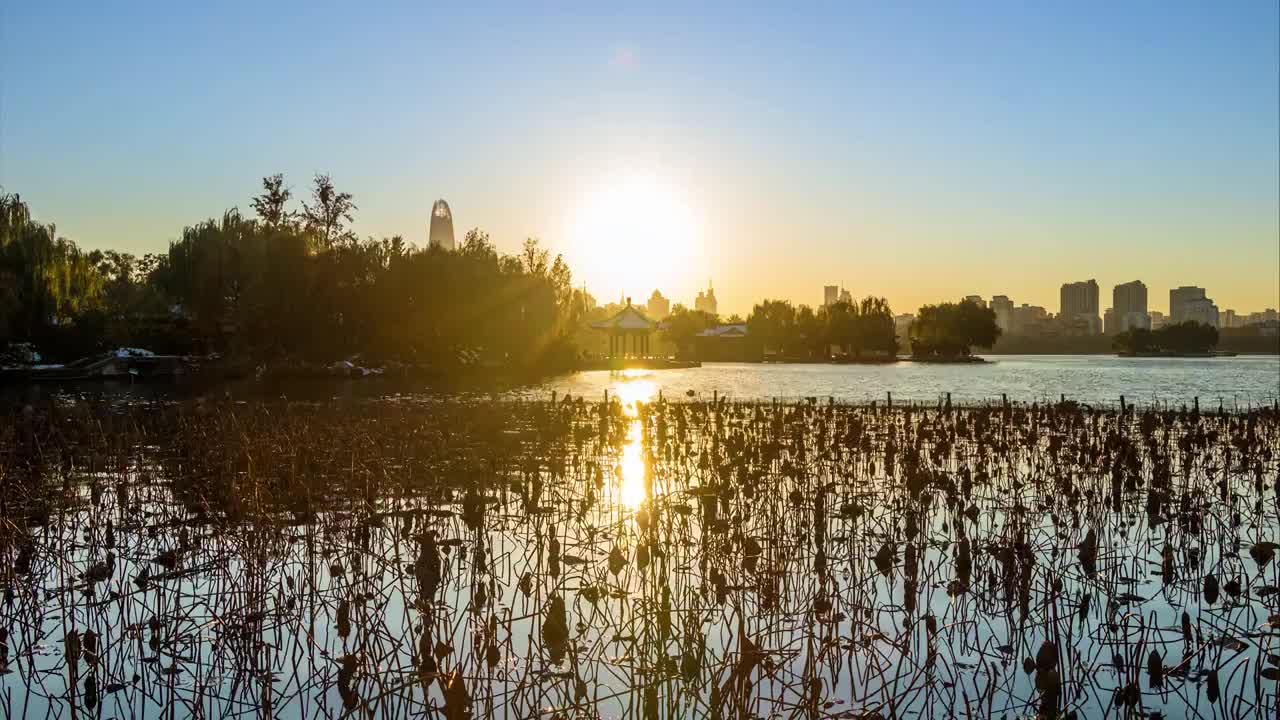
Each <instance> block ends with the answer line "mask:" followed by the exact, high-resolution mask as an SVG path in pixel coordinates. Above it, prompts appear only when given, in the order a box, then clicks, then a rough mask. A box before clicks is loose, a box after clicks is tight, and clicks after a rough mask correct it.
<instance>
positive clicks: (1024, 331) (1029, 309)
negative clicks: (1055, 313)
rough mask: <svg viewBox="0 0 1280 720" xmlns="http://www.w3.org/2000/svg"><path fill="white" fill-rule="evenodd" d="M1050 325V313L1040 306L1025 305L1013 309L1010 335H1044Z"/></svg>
mask: <svg viewBox="0 0 1280 720" xmlns="http://www.w3.org/2000/svg"><path fill="white" fill-rule="evenodd" d="M1048 323H1049V311H1048V310H1045V309H1044V308H1042V307H1040V306H1039V305H1028V304H1026V303H1023V304H1022V305H1021V306H1020V307H1016V308H1014V309H1013V317H1012V319H1011V321H1010V323H1009V334H1010V335H1042V334H1044V332H1045V329H1046V328H1047V326H1048Z"/></svg>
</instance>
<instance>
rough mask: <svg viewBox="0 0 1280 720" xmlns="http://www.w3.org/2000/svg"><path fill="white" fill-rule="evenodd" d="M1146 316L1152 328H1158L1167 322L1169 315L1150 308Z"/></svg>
mask: <svg viewBox="0 0 1280 720" xmlns="http://www.w3.org/2000/svg"><path fill="white" fill-rule="evenodd" d="M1147 317H1148V318H1150V319H1151V329H1152V330H1159V329H1160V328H1162V327H1164V326H1165V325H1168V324H1169V316H1168V315H1165V314H1164V313H1162V312H1160V311H1159V310H1152V311H1151V312H1149V313H1147Z"/></svg>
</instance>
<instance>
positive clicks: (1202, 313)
mask: <svg viewBox="0 0 1280 720" xmlns="http://www.w3.org/2000/svg"><path fill="white" fill-rule="evenodd" d="M1188 320H1194V321H1196V322H1198V323H1200V324H1202V325H1209V326H1211V327H1218V306H1217V305H1215V304H1214V303H1213V300H1211V299H1209V298H1208V297H1207V296H1206V295H1205V290H1204V288H1202V287H1196V286H1194V285H1183V286H1182V287H1178V288H1174V289H1172V290H1170V291H1169V322H1170V323H1172V324H1175V325H1176V324H1177V323H1182V322H1187V321H1188Z"/></svg>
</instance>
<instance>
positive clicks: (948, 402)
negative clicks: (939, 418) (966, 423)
mask: <svg viewBox="0 0 1280 720" xmlns="http://www.w3.org/2000/svg"><path fill="white" fill-rule="evenodd" d="M947 412H951V393H947Z"/></svg>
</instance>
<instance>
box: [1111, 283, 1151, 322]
mask: <svg viewBox="0 0 1280 720" xmlns="http://www.w3.org/2000/svg"><path fill="white" fill-rule="evenodd" d="M1111 307H1112V308H1113V309H1114V311H1115V330H1114V331H1115V332H1117V333H1122V332H1125V331H1126V330H1132V329H1134V328H1144V329H1148V330H1149V329H1150V328H1151V316H1150V315H1148V314H1147V286H1146V285H1144V284H1143V283H1142V281H1141V280H1134V281H1133V282H1127V283H1122V284H1120V285H1116V286H1115V287H1114V288H1112V290H1111Z"/></svg>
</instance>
